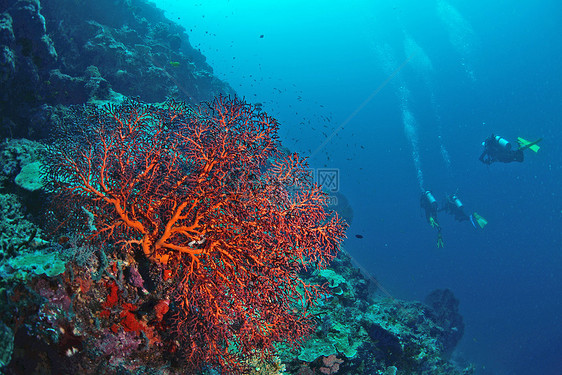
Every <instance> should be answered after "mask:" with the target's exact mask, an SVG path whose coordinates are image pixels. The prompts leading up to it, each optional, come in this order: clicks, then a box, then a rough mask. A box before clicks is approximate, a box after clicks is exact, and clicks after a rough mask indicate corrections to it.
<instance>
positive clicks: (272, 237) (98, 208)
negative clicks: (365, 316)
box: [47, 97, 346, 372]
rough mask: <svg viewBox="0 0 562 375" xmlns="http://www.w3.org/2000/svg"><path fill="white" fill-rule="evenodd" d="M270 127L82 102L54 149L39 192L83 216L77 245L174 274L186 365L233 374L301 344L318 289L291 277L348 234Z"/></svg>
mask: <svg viewBox="0 0 562 375" xmlns="http://www.w3.org/2000/svg"><path fill="white" fill-rule="evenodd" d="M277 128H278V124H277V122H276V121H275V119H273V118H271V117H269V116H267V115H266V114H265V113H264V112H262V111H257V110H256V109H254V108H252V107H251V106H249V105H248V104H246V103H245V102H243V101H241V100H238V99H229V98H223V97H221V98H217V99H216V100H214V101H213V102H211V103H208V104H206V105H203V106H201V107H199V108H197V109H191V108H188V107H186V106H184V105H183V104H181V103H176V102H170V103H168V104H167V105H165V106H163V107H155V106H149V105H145V104H142V103H140V102H138V101H134V100H131V101H127V102H125V103H124V104H123V105H121V106H118V107H114V106H106V107H103V108H98V107H87V108H86V109H85V110H84V113H81V114H79V115H77V116H76V117H75V118H74V121H73V122H72V124H71V126H70V127H66V128H65V127H63V131H62V132H61V135H60V136H59V142H58V143H55V144H54V145H53V146H52V147H51V148H50V162H49V167H48V168H47V169H48V170H47V176H48V180H49V186H50V188H51V190H52V191H53V192H55V193H56V194H57V197H58V202H59V205H60V206H64V207H65V208H67V209H71V208H73V207H74V209H75V212H83V213H86V215H85V217H84V219H83V223H84V224H85V225H84V226H83V233H84V235H85V237H88V239H89V240H90V241H100V240H101V243H103V244H105V245H112V248H114V249H115V250H114V251H115V252H117V253H118V254H121V255H124V254H132V253H133V252H134V251H136V250H137V249H138V250H140V251H142V253H141V254H144V256H145V257H146V258H148V259H150V260H151V261H152V264H153V266H154V267H158V268H159V269H161V271H162V272H163V274H164V272H166V279H168V278H171V279H172V280H171V281H172V282H173V287H172V290H171V292H170V298H171V303H170V313H173V314H174V317H175V318H174V322H175V328H174V332H175V335H176V341H177V342H178V343H179V344H180V345H181V348H180V349H179V350H178V352H181V353H183V356H184V358H185V359H186V360H187V363H188V364H189V365H190V366H191V367H192V368H199V367H200V366H201V365H202V364H203V363H211V364H216V365H219V366H221V367H223V368H225V369H228V371H229V372H236V371H238V370H239V369H240V364H241V363H243V362H244V361H245V360H247V359H248V358H249V357H253V356H256V355H269V354H271V353H273V352H274V344H275V343H278V342H284V343H287V344H289V345H298V344H299V343H300V341H301V340H302V339H303V337H305V335H306V334H308V333H309V332H310V330H311V325H310V321H309V318H308V316H307V314H306V308H307V306H308V305H309V304H310V303H314V301H315V300H316V298H317V297H318V295H319V293H321V292H322V291H321V289H320V288H319V287H318V286H316V285H308V284H306V283H305V282H303V281H302V279H301V278H300V277H299V272H300V271H302V270H303V269H306V268H307V267H309V266H311V265H314V266H316V267H325V266H326V265H327V264H328V263H329V262H330V261H331V260H332V259H333V257H334V256H335V254H336V252H337V250H338V247H339V245H340V243H341V241H342V239H343V238H344V235H345V228H346V224H345V223H344V222H343V221H342V220H341V219H340V218H339V217H338V216H337V214H335V213H330V212H327V211H326V210H325V208H326V205H327V196H326V195H325V194H324V193H323V192H322V190H321V188H320V187H318V186H317V185H315V184H314V183H313V182H312V181H311V177H310V175H309V173H308V172H307V165H306V163H305V161H304V160H303V159H301V158H300V157H299V156H298V155H296V154H293V155H288V156H287V155H284V154H282V153H280V152H279V151H278V146H279V144H278V140H277ZM299 306H300V307H299ZM302 309H304V310H305V312H304V313H303V311H302Z"/></svg>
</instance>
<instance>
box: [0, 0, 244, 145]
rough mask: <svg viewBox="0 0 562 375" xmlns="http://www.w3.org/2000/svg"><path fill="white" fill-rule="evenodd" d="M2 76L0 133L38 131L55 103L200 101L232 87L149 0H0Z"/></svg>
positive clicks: (36, 134) (44, 129)
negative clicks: (133, 99) (132, 98)
mask: <svg viewBox="0 0 562 375" xmlns="http://www.w3.org/2000/svg"><path fill="white" fill-rule="evenodd" d="M0 84H1V85H2V87H3V90H2V91H1V92H0V109H1V111H0V136H3V137H12V138H18V137H25V138H35V139H37V138H43V137H45V136H46V135H47V134H48V133H49V129H50V128H51V127H52V122H53V121H56V119H53V112H55V111H54V110H53V108H54V107H56V106H58V105H65V106H66V105H72V104H83V103H86V102H88V101H93V100H110V99H115V98H118V97H119V96H120V95H119V94H121V95H125V96H135V97H139V98H140V99H141V100H143V101H147V102H162V101H165V100H166V99H168V98H175V99H181V100H184V101H187V102H188V103H190V104H197V103H199V102H201V101H205V100H210V99H211V98H213V97H214V96H216V95H218V94H219V93H222V94H232V93H234V91H233V90H232V89H231V88H230V86H228V84H226V83H224V82H222V81H220V80H219V79H217V78H216V77H215V76H214V75H213V70H212V68H211V67H210V66H209V65H208V64H207V63H206V62H205V57H204V56H203V55H202V54H201V53H200V52H199V51H197V50H195V49H194V48H193V47H192V46H191V44H190V42H189V38H188V35H187V34H186V33H185V30H184V29H183V28H182V27H181V26H179V25H177V24H175V23H174V22H171V21H170V20H168V19H166V17H165V16H164V13H163V12H162V11H161V10H159V9H157V8H156V7H155V6H154V5H153V4H151V3H148V2H146V1H145V0H132V1H129V0H127V1H125V0H122V1H119V0H118V1H114V0H98V1H72V0H50V1H43V2H40V0H17V1H14V0H11V1H7V0H1V1H0Z"/></svg>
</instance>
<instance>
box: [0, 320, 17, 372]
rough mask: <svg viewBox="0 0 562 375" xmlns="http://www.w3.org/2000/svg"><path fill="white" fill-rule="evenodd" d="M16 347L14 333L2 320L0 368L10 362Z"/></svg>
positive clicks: (0, 324)
mask: <svg viewBox="0 0 562 375" xmlns="http://www.w3.org/2000/svg"><path fill="white" fill-rule="evenodd" d="M13 349H14V333H13V332H12V330H11V329H10V327H8V326H7V325H5V324H4V323H3V322H0V369H2V368H3V367H4V366H6V365H7V364H8V363H10V360H11V359H12V351H13Z"/></svg>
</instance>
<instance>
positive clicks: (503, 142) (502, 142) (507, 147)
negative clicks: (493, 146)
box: [494, 135, 511, 151]
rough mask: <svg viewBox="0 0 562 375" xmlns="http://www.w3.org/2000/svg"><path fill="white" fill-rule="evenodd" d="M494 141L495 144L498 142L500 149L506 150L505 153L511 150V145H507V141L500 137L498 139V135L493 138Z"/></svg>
mask: <svg viewBox="0 0 562 375" xmlns="http://www.w3.org/2000/svg"><path fill="white" fill-rule="evenodd" d="M494 139H495V140H496V142H498V145H499V146H500V147H501V148H503V149H505V150H507V151H510V150H511V143H509V141H508V140H507V139H505V138H502V137H500V136H499V135H496V136H495V137H494Z"/></svg>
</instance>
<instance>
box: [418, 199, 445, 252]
mask: <svg viewBox="0 0 562 375" xmlns="http://www.w3.org/2000/svg"><path fill="white" fill-rule="evenodd" d="M420 206H421V208H423V210H424V211H425V219H426V220H427V222H428V223H429V225H431V227H432V228H436V229H437V247H443V246H444V245H445V243H444V242H443V236H442V235H441V226H440V225H439V222H438V221H437V211H438V210H437V200H436V199H435V197H434V196H433V194H432V193H431V191H429V190H426V191H425V192H423V193H422V195H421V197H420Z"/></svg>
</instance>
